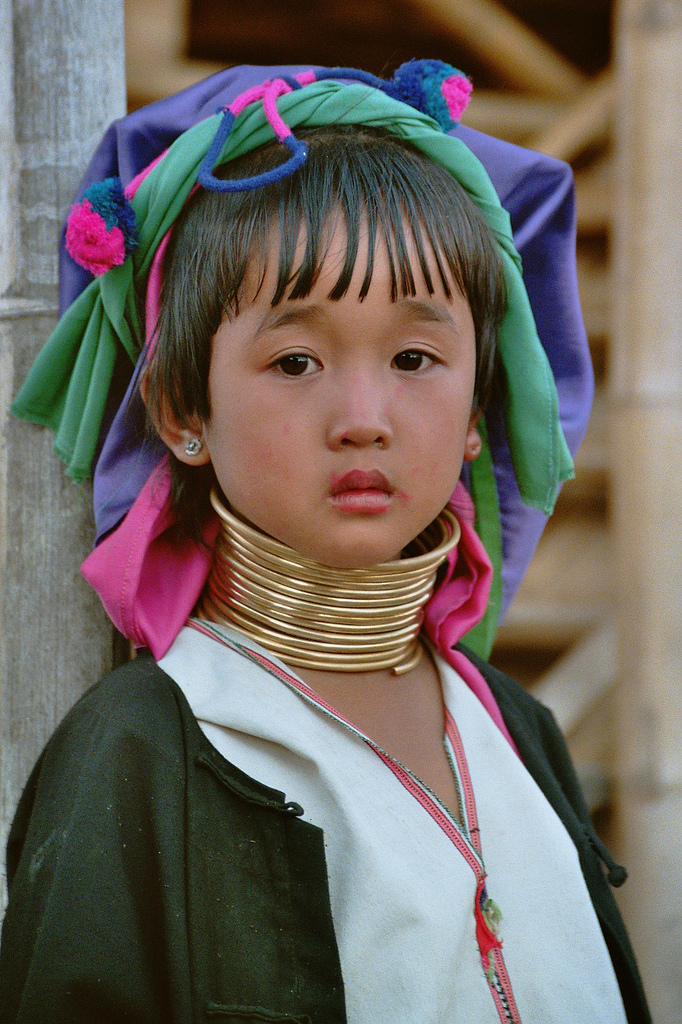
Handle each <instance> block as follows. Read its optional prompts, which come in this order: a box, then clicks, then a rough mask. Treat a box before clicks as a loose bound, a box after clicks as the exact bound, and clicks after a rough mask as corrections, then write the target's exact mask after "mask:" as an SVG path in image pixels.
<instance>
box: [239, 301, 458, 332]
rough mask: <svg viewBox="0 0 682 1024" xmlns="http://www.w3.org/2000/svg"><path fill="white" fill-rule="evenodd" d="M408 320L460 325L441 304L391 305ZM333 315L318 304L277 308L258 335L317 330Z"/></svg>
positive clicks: (266, 316) (417, 302)
mask: <svg viewBox="0 0 682 1024" xmlns="http://www.w3.org/2000/svg"><path fill="white" fill-rule="evenodd" d="M392 306H394V307H395V308H396V309H397V310H399V312H400V313H402V314H403V315H404V316H405V319H406V320H408V321H410V322H413V323H432V324H443V325H444V326H445V327H449V328H451V329H453V330H456V329H457V323H456V321H455V319H454V317H453V316H452V313H451V311H450V310H449V309H448V307H447V306H446V305H444V304H442V303H440V302H424V301H423V300H422V299H414V298H411V297H410V296H406V297H404V298H401V299H398V300H397V301H396V302H393V303H392ZM329 316H330V313H329V312H328V311H327V310H326V309H323V308H322V307H321V306H319V305H317V304H313V305H309V306H308V305H306V306H298V305H297V306H289V307H287V306H286V305H283V306H276V307H274V308H273V309H270V310H268V312H267V313H266V314H265V316H264V317H263V319H262V321H261V323H260V325H259V327H258V332H257V333H258V334H260V333H261V332H262V331H276V330H278V329H280V328H283V327H314V326H317V325H319V324H320V323H322V322H323V321H324V320H326V319H328V318H329Z"/></svg>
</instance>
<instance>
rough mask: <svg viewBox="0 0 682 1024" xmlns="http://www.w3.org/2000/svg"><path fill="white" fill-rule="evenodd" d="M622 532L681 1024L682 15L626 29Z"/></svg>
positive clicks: (638, 810) (645, 955)
mask: <svg viewBox="0 0 682 1024" xmlns="http://www.w3.org/2000/svg"><path fill="white" fill-rule="evenodd" d="M616 41H617V42H616V49H617V54H616V56H617V72H618V76H619V81H618V96H619V109H618V112H617V116H616V118H615V125H616V149H617V179H616V192H615V195H614V204H613V207H614V211H615V238H614V285H615V288H614V294H613V314H614V328H615V330H614V344H613V352H612V372H611V398H612V426H613V432H612V435H613V451H614V457H615V465H614V483H615V487H614V523H615V528H616V535H617V541H618V544H617V550H618V558H619V577H620V578H619V584H620V585H619V587H618V592H619V594H620V614H621V675H622V680H623V683H622V690H621V692H620V695H619V696H620V701H619V707H620V709H621V711H620V720H619V725H620V729H619V734H620V750H619V761H620V768H619V772H620V804H619V828H620V843H621V850H620V853H621V855H622V857H623V859H624V861H625V863H626V864H627V865H628V867H629V868H630V881H629V883H628V884H627V885H626V886H625V888H624V890H623V896H622V907H623V910H624V913H625V916H626V920H627V922H628V925H629V927H630V930H631V934H632V938H633V943H634V946H635V950H636V952H637V953H638V956H639V958H640V963H641V967H642V972H643V975H644V981H645V986H646V989H647V992H648V995H649V999H650V1002H651V1005H652V1011H653V1014H654V1020H655V1022H656V1024H673V1022H679V1021H680V1020H682V899H680V892H681V891H682V881H681V879H682V511H681V510H682V456H681V454H680V453H681V452H682V2H681V0H621V2H620V8H619V11H618V17H617V26H616Z"/></svg>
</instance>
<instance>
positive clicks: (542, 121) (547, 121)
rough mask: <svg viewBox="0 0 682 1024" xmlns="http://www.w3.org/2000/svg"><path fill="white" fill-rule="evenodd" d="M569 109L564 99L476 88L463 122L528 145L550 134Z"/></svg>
mask: <svg viewBox="0 0 682 1024" xmlns="http://www.w3.org/2000/svg"><path fill="white" fill-rule="evenodd" d="M565 109H566V103H565V101H564V100H557V99H552V98H551V97H547V96H530V95H524V94H521V93H513V92H503V91H502V90H501V89H476V88H475V89H474V91H473V94H472V97H471V103H470V104H469V106H468V107H467V109H466V113H465V115H464V118H463V120H464V123H465V124H466V125H468V126H469V127H470V128H475V129H476V130H477V131H479V132H485V133H486V135H494V136H495V137H496V138H498V139H506V140H507V141H508V142H516V143H520V144H524V143H525V144H527V143H528V140H529V139H530V138H532V137H533V136H536V135H542V134H544V133H545V132H546V131H548V130H549V127H550V125H551V124H552V123H553V122H554V121H555V120H556V119H557V118H559V117H560V116H561V115H562V114H563V113H564V111H565Z"/></svg>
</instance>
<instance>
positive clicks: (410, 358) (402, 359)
mask: <svg viewBox="0 0 682 1024" xmlns="http://www.w3.org/2000/svg"><path fill="white" fill-rule="evenodd" d="M428 359H429V357H428V356H427V355H426V353H425V352H417V351H416V350H415V349H408V350H407V351H406V352H399V353H398V355H397V356H394V357H393V365H394V366H395V367H396V369H398V370H404V371H407V372H414V371H415V370H422V369H424V367H425V366H426V365H427V360H428Z"/></svg>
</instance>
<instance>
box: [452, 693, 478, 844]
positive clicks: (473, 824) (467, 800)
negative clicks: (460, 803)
mask: <svg viewBox="0 0 682 1024" xmlns="http://www.w3.org/2000/svg"><path fill="white" fill-rule="evenodd" d="M445 735H446V736H447V738H448V740H449V741H450V743H451V744H452V750H453V752H454V755H455V763H456V765H457V771H458V774H459V777H460V785H461V791H462V793H463V794H464V805H465V809H466V821H467V827H468V829H469V835H470V838H471V842H472V843H473V845H474V848H475V850H476V852H477V853H478V855H479V857H481V859H482V858H483V854H482V852H481V836H480V828H479V825H478V814H477V812H476V800H475V799H474V787H473V784H472V782H471V776H470V775H469V768H468V765H467V759H466V755H465V753H464V745H463V743H462V737H461V736H460V734H459V729H458V728H457V724H456V723H455V720H454V718H453V717H452V715H451V714H450V712H449V710H448V709H447V708H445Z"/></svg>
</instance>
